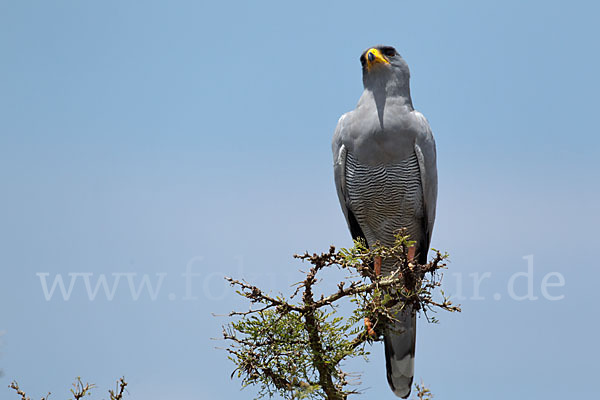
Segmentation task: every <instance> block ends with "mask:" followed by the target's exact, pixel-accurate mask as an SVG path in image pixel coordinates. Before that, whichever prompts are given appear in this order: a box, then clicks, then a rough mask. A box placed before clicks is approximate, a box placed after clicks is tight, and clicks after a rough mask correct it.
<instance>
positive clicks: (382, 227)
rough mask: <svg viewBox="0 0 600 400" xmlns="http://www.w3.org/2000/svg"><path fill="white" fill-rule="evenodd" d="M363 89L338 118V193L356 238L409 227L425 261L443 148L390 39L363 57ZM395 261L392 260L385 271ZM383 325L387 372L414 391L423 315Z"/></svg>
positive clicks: (372, 238) (404, 389)
mask: <svg viewBox="0 0 600 400" xmlns="http://www.w3.org/2000/svg"><path fill="white" fill-rule="evenodd" d="M360 62H361V64H362V72H363V85H364V91H363V93H362V96H361V97H360V99H359V100H358V105H357V106H356V109H354V110H353V111H350V112H348V113H346V114H344V115H342V117H341V118H340V119H339V122H338V124H337V127H336V130H335V133H334V136H333V145H332V147H333V159H334V176H335V185H336V188H337V194H338V197H339V200H340V204H341V206H342V210H343V212H344V215H345V217H346V222H347V223H348V227H349V228H350V233H351V234H352V237H353V238H354V239H359V238H362V239H364V240H365V241H366V243H367V245H368V246H373V245H374V244H375V243H376V242H379V243H380V244H382V245H385V246H390V245H392V244H393V243H394V240H395V234H396V233H397V232H398V231H399V230H400V229H403V228H404V229H406V232H407V234H408V235H409V236H410V240H415V241H416V244H415V253H414V254H415V257H416V261H418V262H419V263H421V264H425V263H426V261H427V252H428V249H429V242H430V240H431V233H432V230H433V222H434V219H435V206H436V200H437V167H436V150H435V141H434V139H433V134H432V132H431V128H430V127H429V123H428V122H427V119H425V117H424V116H423V114H421V113H420V112H418V111H416V110H415V109H414V108H413V104H412V100H411V97H410V86H409V79H410V72H409V69H408V65H407V64H406V61H404V59H403V58H402V57H401V56H400V54H398V53H397V52H396V50H395V49H394V48H393V47H390V46H375V47H371V48H369V49H368V50H366V51H365V52H364V53H363V54H362V55H361V56H360ZM392 270H393V264H392V263H391V262H386V261H385V260H384V261H383V262H382V265H381V273H383V274H389V273H391V272H392ZM396 318H397V319H398V321H397V322H395V323H394V324H393V325H394V326H392V327H388V328H387V329H386V330H385V332H384V345H385V358H386V370H387V379H388V383H389V385H390V388H391V389H392V390H393V392H394V393H395V394H396V395H397V396H398V397H402V398H406V397H408V396H409V395H410V390H411V385H412V381H413V375H414V356H415V339H416V316H415V311H414V310H412V308H409V309H405V310H404V311H401V312H399V313H398V314H397V315H396Z"/></svg>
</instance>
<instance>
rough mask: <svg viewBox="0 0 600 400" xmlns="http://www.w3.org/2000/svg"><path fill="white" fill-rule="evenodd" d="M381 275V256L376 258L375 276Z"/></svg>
mask: <svg viewBox="0 0 600 400" xmlns="http://www.w3.org/2000/svg"><path fill="white" fill-rule="evenodd" d="M379 275H381V256H375V276H379Z"/></svg>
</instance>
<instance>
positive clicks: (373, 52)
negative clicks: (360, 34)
mask: <svg viewBox="0 0 600 400" xmlns="http://www.w3.org/2000/svg"><path fill="white" fill-rule="evenodd" d="M365 57H366V59H367V69H371V68H373V66H374V65H375V64H389V63H390V62H389V61H388V60H387V58H385V57H384V55H383V54H381V52H380V51H379V50H377V49H376V48H374V47H373V48H370V49H369V50H367V54H365Z"/></svg>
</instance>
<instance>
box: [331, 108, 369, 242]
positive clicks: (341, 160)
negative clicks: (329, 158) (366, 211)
mask: <svg viewBox="0 0 600 400" xmlns="http://www.w3.org/2000/svg"><path fill="white" fill-rule="evenodd" d="M349 119H350V113H346V114H344V115H342V116H341V117H340V119H339V121H338V124H337V127H336V128H335V133H334V134H333V143H332V151H333V178H334V180H335V188H336V190H337V195H338V200H339V201H340V206H341V207H342V211H343V212H344V216H345V217H346V223H347V224H348V228H349V229H350V234H351V235H352V238H353V239H355V240H356V239H359V238H362V239H363V240H365V241H366V238H365V235H364V233H363V232H362V230H361V228H360V225H359V224H358V221H357V220H356V217H355V216H354V214H353V213H352V211H351V210H350V206H349V201H350V200H349V198H348V192H347V191H346V155H347V151H348V150H347V149H346V146H344V144H343V143H342V135H343V133H344V132H343V131H344V127H345V125H346V124H349V122H348V120H349Z"/></svg>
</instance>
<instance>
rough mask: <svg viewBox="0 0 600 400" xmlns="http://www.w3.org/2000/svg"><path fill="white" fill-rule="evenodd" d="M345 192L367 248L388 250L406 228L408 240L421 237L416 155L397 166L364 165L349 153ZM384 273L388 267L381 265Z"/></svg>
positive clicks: (420, 201)
mask: <svg viewBox="0 0 600 400" xmlns="http://www.w3.org/2000/svg"><path fill="white" fill-rule="evenodd" d="M345 178H346V185H345V187H346V190H347V193H348V198H349V200H350V201H349V204H348V205H349V208H350V210H351V211H352V213H353V214H354V217H355V218H356V220H357V221H358V224H359V225H360V228H361V230H362V232H363V233H364V235H365V237H366V239H367V244H368V245H369V246H371V245H373V244H375V242H377V241H379V243H381V244H383V245H386V246H389V245H391V244H393V243H394V236H395V235H396V233H397V232H398V231H399V230H400V229H402V228H406V229H407V233H408V235H410V239H411V240H417V241H422V240H423V236H424V218H425V216H424V208H423V190H422V186H421V171H420V169H419V162H418V159H417V155H416V154H415V153H413V155H412V156H411V157H410V158H407V159H406V160H403V161H402V162H400V163H397V164H387V165H376V166H371V165H363V164H360V163H359V162H358V161H357V160H356V159H355V158H354V157H353V156H352V154H350V152H348V153H347V155H346V170H345ZM382 269H383V270H384V272H389V270H390V269H391V266H386V265H382Z"/></svg>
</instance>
